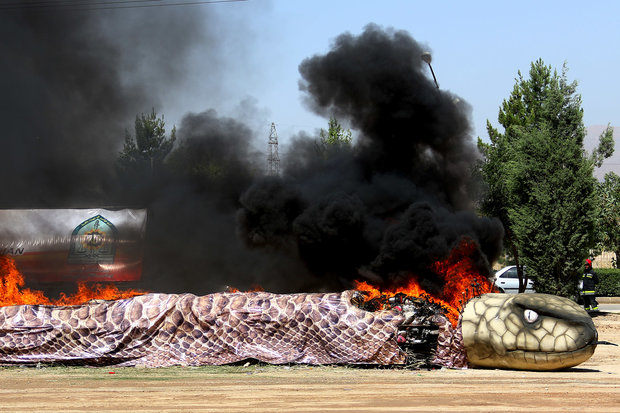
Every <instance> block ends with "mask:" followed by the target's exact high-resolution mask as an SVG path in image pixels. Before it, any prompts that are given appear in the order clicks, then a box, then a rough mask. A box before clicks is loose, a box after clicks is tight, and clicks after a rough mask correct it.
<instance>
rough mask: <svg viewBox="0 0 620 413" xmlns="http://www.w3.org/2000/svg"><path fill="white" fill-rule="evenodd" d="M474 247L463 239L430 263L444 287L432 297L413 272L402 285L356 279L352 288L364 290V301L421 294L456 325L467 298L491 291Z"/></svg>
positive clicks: (491, 286) (418, 295) (490, 285)
mask: <svg viewBox="0 0 620 413" xmlns="http://www.w3.org/2000/svg"><path fill="white" fill-rule="evenodd" d="M476 248H477V246H476V244H475V242H474V241H472V240H470V239H463V240H461V242H460V243H459V245H458V246H457V247H456V248H454V249H453V250H452V251H451V253H450V256H449V257H448V258H446V259H445V260H443V261H437V262H435V263H434V264H433V265H432V266H431V270H433V271H434V272H435V273H436V274H437V275H439V276H440V277H441V278H442V279H443V280H444V286H443V289H442V291H441V292H440V293H439V294H438V295H437V296H432V295H431V294H430V293H428V292H427V291H425V290H424V289H423V288H422V287H420V285H419V284H418V281H417V278H416V276H415V275H412V276H411V277H410V278H409V279H408V281H407V283H406V284H405V285H403V286H400V287H395V288H391V289H387V290H380V289H378V288H377V287H374V286H372V285H370V284H368V283H367V282H365V281H361V282H360V281H356V282H355V288H356V289H357V290H359V291H363V292H365V293H366V297H367V298H366V299H367V300H372V299H373V298H379V297H382V296H385V297H388V298H389V297H392V296H394V295H396V294H398V293H403V294H406V295H408V296H413V297H423V298H425V299H427V300H429V301H431V302H434V303H437V304H440V305H442V306H443V307H444V308H445V309H446V316H447V317H448V319H449V320H450V322H451V323H452V325H453V326H456V324H457V322H458V319H459V315H460V312H461V310H462V308H463V306H464V305H465V304H466V303H467V301H469V300H470V299H471V298H473V297H475V296H478V295H481V294H485V293H489V292H493V290H494V287H493V284H492V283H491V281H489V280H488V279H487V278H486V277H484V276H483V275H482V274H480V273H479V272H478V271H477V270H476V267H475V265H474V263H473V261H472V257H473V256H474V254H475V251H476Z"/></svg>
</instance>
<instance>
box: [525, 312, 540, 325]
mask: <svg viewBox="0 0 620 413" xmlns="http://www.w3.org/2000/svg"><path fill="white" fill-rule="evenodd" d="M523 316H524V317H525V321H527V322H528V323H530V324H531V323H533V322H534V321H536V320H538V313H537V312H536V311H534V310H530V309H527V310H525V311H524V312H523Z"/></svg>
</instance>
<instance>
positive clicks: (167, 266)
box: [0, 8, 502, 294]
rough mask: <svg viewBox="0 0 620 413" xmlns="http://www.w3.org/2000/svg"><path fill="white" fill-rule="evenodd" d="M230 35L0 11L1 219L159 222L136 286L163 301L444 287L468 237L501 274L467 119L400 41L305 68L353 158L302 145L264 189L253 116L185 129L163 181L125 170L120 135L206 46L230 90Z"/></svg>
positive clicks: (163, 13)
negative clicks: (477, 186)
mask: <svg viewBox="0 0 620 413" xmlns="http://www.w3.org/2000/svg"><path fill="white" fill-rule="evenodd" d="M163 28H165V29H163ZM219 30H220V27H219V25H218V21H217V18H215V17H212V16H210V15H209V13H208V11H205V10H203V12H202V13H196V12H195V10H194V9H186V8H166V9H165V10H157V9H154V10H148V11H146V12H145V11H142V10H140V11H130V12H128V11H126V10H124V11H122V12H119V11H114V10H111V11H105V12H97V13H88V12H79V13H77V12H76V13H54V14H53V17H52V16H51V15H50V14H48V13H40V12H35V11H28V10H25V11H24V10H17V11H12V12H10V13H6V12H4V13H2V12H0V33H1V34H2V35H3V38H4V39H8V40H7V41H5V42H2V43H1V44H0V52H2V56H3V57H4V60H5V62H8V64H5V65H3V66H2V67H1V68H0V85H1V87H2V90H3V95H2V98H1V99H0V102H1V103H0V104H1V108H0V109H1V110H0V120H1V121H2V123H1V124H2V126H3V132H2V134H1V135H0V139H1V141H2V151H0V173H1V174H2V176H3V180H4V182H5V185H4V190H3V191H2V192H1V195H0V207H2V208H69V207H88V206H132V207H147V208H148V209H149V220H148V224H147V246H146V252H145V265H144V271H143V285H139V286H138V287H139V288H144V289H147V290H150V291H164V292H185V291H191V292H194V293H197V294H202V293H206V292H210V291H215V290H221V289H223V288H225V286H227V285H231V286H233V287H237V288H240V289H247V288H251V287H252V286H253V285H255V284H257V285H260V286H262V287H263V288H265V289H266V290H269V291H274V292H292V291H311V290H314V291H316V290H338V289H342V288H348V287H350V282H351V280H352V279H356V278H357V279H359V278H361V277H366V278H370V279H373V280H375V281H378V282H381V283H383V284H389V283H394V282H397V281H398V279H399V278H400V277H402V276H403V275H404V274H411V273H415V274H418V275H420V276H422V277H423V278H424V277H426V278H425V279H427V280H428V281H427V282H428V284H429V285H430V286H431V287H432V286H434V285H436V284H437V283H438V282H439V281H438V280H435V279H434V278H433V277H434V276H433V275H432V274H428V270H427V268H428V265H429V264H430V263H432V262H433V261H434V260H436V259H440V258H443V257H445V256H446V255H447V254H448V253H449V251H450V250H451V249H452V248H453V247H454V246H455V245H456V244H457V243H458V242H459V241H460V239H461V238H462V237H463V236H467V237H469V238H471V239H473V240H474V241H476V242H477V243H478V245H479V256H477V257H476V258H477V259H478V263H479V268H480V269H481V271H488V267H489V262H490V261H492V260H494V259H495V257H496V256H497V255H498V253H499V249H500V246H501V244H500V243H501V237H502V229H501V225H500V224H499V222H498V221H495V220H488V219H483V218H479V217H477V216H476V215H475V214H474V213H473V212H471V200H470V199H469V197H468V191H467V188H468V185H469V176H470V168H471V167H472V163H473V161H474V160H475V159H476V149H475V146H474V145H473V143H472V142H471V138H470V135H469V133H470V129H469V120H468V110H469V109H468V107H467V105H466V103H464V102H463V101H462V100H461V101H458V102H457V101H456V97H455V96H453V95H452V94H450V93H449V92H447V91H443V90H437V89H436V87H435V85H434V84H433V83H432V80H430V79H429V76H428V73H427V71H426V70H427V68H426V67H425V64H424V63H423V62H422V61H421V59H420V55H421V53H422V52H423V51H425V50H423V49H422V48H421V47H420V45H418V44H417V43H416V42H415V41H414V40H413V39H412V38H411V36H409V35H408V34H407V33H404V32H397V31H392V30H383V29H381V28H379V27H377V26H373V25H371V26H368V27H366V28H365V30H364V31H363V33H362V34H361V35H359V36H353V35H351V34H343V35H341V36H340V37H338V38H337V39H336V40H335V42H334V44H333V46H332V48H331V50H330V51H329V52H328V53H327V54H325V55H322V56H314V57H311V58H308V59H306V60H305V61H303V62H302V63H301V65H300V67H299V71H300V74H301V77H302V80H301V82H300V87H301V90H302V91H303V93H304V99H305V101H306V103H307V105H308V108H309V109H310V110H313V111H314V112H316V113H318V114H320V115H323V116H325V117H329V116H335V117H336V118H337V119H338V120H339V121H341V122H343V123H346V124H347V125H350V126H351V127H352V128H353V129H354V132H355V136H356V141H355V145H354V146H353V147H351V148H346V147H345V148H327V149H326V150H325V151H321V150H317V138H318V137H316V136H310V135H308V134H300V135H299V136H297V137H295V138H294V139H292V142H291V143H290V145H289V147H288V151H287V152H286V154H285V155H283V156H282V158H283V159H282V166H283V168H282V169H283V173H282V175H281V176H280V177H268V176H264V170H265V168H264V160H265V155H264V153H258V152H257V151H256V150H255V149H253V148H254V147H255V143H256V137H255V136H253V132H252V129H251V128H249V127H248V123H251V122H252V119H251V117H252V114H253V113H254V114H256V113H255V112H258V109H256V107H255V102H253V101H246V102H242V105H241V110H240V112H241V111H242V112H243V113H244V114H243V116H242V117H240V118H234V119H233V118H229V117H224V116H220V115H218V113H217V112H216V110H215V109H206V110H205V111H203V112H201V113H189V114H187V115H186V116H185V117H184V118H183V120H182V121H181V123H180V125H178V130H177V137H178V139H177V142H176V144H175V148H174V149H173V151H172V152H171V153H170V155H169V156H168V158H167V159H166V161H165V163H164V164H163V165H162V166H161V168H155V169H153V168H151V169H147V170H145V171H143V172H144V173H142V174H134V175H132V174H129V173H127V172H126V171H125V172H123V171H119V169H117V168H116V167H115V165H116V160H117V157H118V153H119V151H120V150H121V149H122V145H123V140H124V136H125V133H124V131H125V130H126V129H127V130H128V131H129V132H130V133H132V132H133V129H132V125H133V120H134V119H135V116H136V114H138V113H143V112H149V111H150V110H151V108H152V107H155V108H156V109H157V108H158V107H160V105H161V104H162V103H163V102H162V100H164V99H166V97H167V96H169V95H170V94H171V91H170V90H171V89H174V88H175V86H176V85H178V84H180V83H182V82H183V79H184V77H185V76H186V75H187V73H186V72H185V70H184V67H185V66H186V64H187V63H188V61H189V59H190V58H191V57H192V56H193V54H194V53H196V50H197V49H196V48H197V47H198V45H200V47H201V50H208V51H209V53H211V54H212V56H205V60H207V61H212V62H213V66H212V67H208V68H205V73H208V75H205V78H204V80H202V81H204V82H212V84H213V89H214V90H216V89H217V88H218V86H217V83H218V79H219V77H220V76H222V75H223V74H222V72H223V71H225V70H226V65H225V64H224V65H222V62H223V61H225V60H226V56H227V53H226V52H225V51H223V50H222V49H221V48H220V46H218V45H219V44H220V43H221V42H220V39H218V36H217V33H218V31H219ZM235 30H236V31H238V28H235ZM209 57H212V58H211V59H209ZM218 68H219V69H221V71H218ZM455 102H456V103H455ZM257 116H258V115H257ZM260 116H263V115H262V114H260ZM248 117H249V118H248ZM326 124H327V122H326ZM260 139H261V145H262V144H263V143H265V144H266V137H264V136H263V137H260Z"/></svg>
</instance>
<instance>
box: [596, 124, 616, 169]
mask: <svg viewBox="0 0 620 413" xmlns="http://www.w3.org/2000/svg"><path fill="white" fill-rule="evenodd" d="M614 146H615V142H614V128H612V127H611V125H609V124H608V125H607V127H606V128H605V130H604V131H603V133H601V135H600V136H599V138H598V146H597V147H596V148H595V149H594V151H593V152H592V155H591V159H592V163H593V164H594V165H595V166H596V167H597V168H600V167H601V166H602V165H603V161H604V160H605V159H606V158H609V157H610V156H612V155H613V154H614Z"/></svg>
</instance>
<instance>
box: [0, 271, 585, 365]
mask: <svg viewBox="0 0 620 413" xmlns="http://www.w3.org/2000/svg"><path fill="white" fill-rule="evenodd" d="M9 267H10V266H9ZM6 268H7V266H6V265H5V266H3V267H2V269H3V270H5V269H6ZM9 269H11V268H9ZM379 304H380V305H381V308H380V309H378V308H375V307H376V306H377V305H379ZM368 310H370V311H368ZM445 315H446V308H445V307H443V306H442V305H440V304H437V303H434V302H432V301H431V300H430V298H424V297H423V298H419V297H418V298H416V297H412V296H407V295H405V294H403V293H396V294H395V295H393V296H391V297H387V296H386V297H384V298H382V299H380V300H378V299H377V298H374V299H372V300H371V301H369V300H368V297H367V294H366V293H364V292H362V291H345V292H343V293H326V294H272V293H266V292H252V293H241V292H233V293H215V294H209V295H206V296H195V295H193V294H144V295H140V296H136V297H133V298H126V299H121V300H116V301H103V300H97V301H91V302H88V303H86V304H81V305H72V306H58V305H56V306H55V305H10V306H5V307H1V308H0V364H1V365H28V364H38V363H59V364H64V365H87V366H102V365H116V366H144V367H165V366H174V365H181V366H199V365H205V364H212V365H219V364H226V363H234V362H239V361H243V360H246V359H255V360H259V361H264V362H268V363H273V364H283V363H306V364H376V365H403V366H410V367H417V368H420V367H432V366H446V367H456V368H464V367H467V366H468V365H474V366H475V365H479V366H485V367H508V368H519V369H535V370H554V369H561V368H567V367H571V366H574V365H577V364H579V363H581V362H583V361H584V360H587V359H588V358H589V357H590V356H591V355H592V353H593V352H594V349H595V347H596V340H597V333H596V329H595V328H594V325H593V323H592V319H591V318H590V317H589V316H588V314H587V313H586V312H585V311H584V310H583V309H582V308H581V307H579V306H578V305H577V304H575V303H573V302H572V301H570V300H567V299H564V298H560V297H554V296H544V295H541V294H523V295H517V296H509V295H506V294H486V295H483V296H480V297H476V298H474V299H473V300H471V302H470V303H467V304H466V306H465V309H464V312H463V317H462V319H459V321H458V323H457V324H456V326H453V325H452V324H451V323H450V322H449V320H448V318H447V317H446V316H445Z"/></svg>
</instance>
